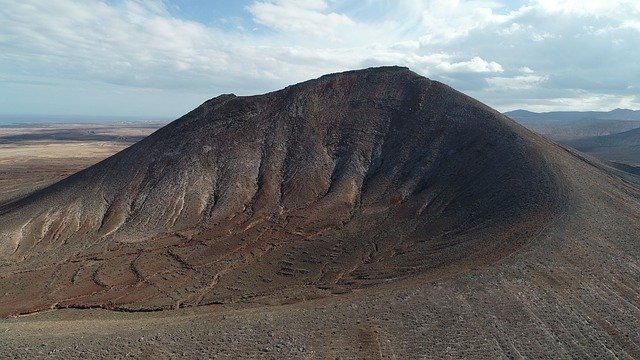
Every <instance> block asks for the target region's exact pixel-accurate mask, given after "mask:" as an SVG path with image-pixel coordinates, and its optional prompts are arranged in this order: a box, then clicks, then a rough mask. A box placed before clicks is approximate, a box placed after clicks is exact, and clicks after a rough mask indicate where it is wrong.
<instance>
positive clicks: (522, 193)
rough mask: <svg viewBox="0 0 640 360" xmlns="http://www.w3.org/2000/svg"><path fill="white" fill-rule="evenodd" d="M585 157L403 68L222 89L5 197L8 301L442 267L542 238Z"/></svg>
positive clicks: (281, 291)
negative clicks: (38, 185) (135, 138)
mask: <svg viewBox="0 0 640 360" xmlns="http://www.w3.org/2000/svg"><path fill="white" fill-rule="evenodd" d="M578 162H579V164H582V162H581V160H579V159H577V158H575V157H574V156H573V155H572V154H570V153H568V152H566V151H565V150H563V149H561V148H559V147H558V146H556V145H554V144H552V143H550V142H548V141H547V140H544V139H543V138H541V137H538V136H536V135H533V134H532V133H530V132H528V131H527V130H524V129H523V128H522V127H520V126H519V125H517V124H515V123H514V122H513V121H511V120H510V119H508V118H506V117H505V116H502V115H501V114H499V113H498V112H496V111H494V110H492V109H490V108H488V107H486V106H484V105H482V104H481V103H479V102H477V101H475V100H473V99H471V98H469V97H467V96H465V95H463V94H461V93H459V92H457V91H455V90H453V89H451V88H450V87H448V86H446V85H443V84H441V83H439V82H436V81H431V80H429V79H426V78H424V77H421V76H419V75H417V74H415V73H413V72H411V71H410V70H408V69H406V68H400V67H382V68H373V69H366V70H359V71H350V72H345V73H339V74H332V75H327V76H323V77H321V78H318V79H315V80H310V81H307V82H304V83H300V84H297V85H293V86H289V87H287V88H285V89H282V90H279V91H276V92H272V93H268V94H265V95H259V96H248V97H238V96H234V95H221V96H218V97H216V98H214V99H211V100H209V101H207V102H205V103H204V104H202V105H201V106H199V107H198V108H196V109H195V110H193V111H192V112H190V113H188V114H187V115H185V116H183V117H182V118H180V119H178V120H176V121H174V122H172V123H171V124H169V125H167V126H165V127H164V128H162V129H160V130H158V131H157V132H155V133H154V134H152V135H151V136H149V137H147V138H146V139H144V140H142V141H140V142H139V143H137V144H135V145H134V146H131V147H130V148H128V149H126V150H124V151H122V152H120V153H118V154H116V155H114V156H112V157H110V158H108V159H106V160H104V161H102V162H101V163H99V164H97V165H95V166H92V167H90V168H88V169H86V170H84V171H81V172H79V173H77V174H75V175H73V176H71V177H69V178H67V179H65V180H63V181H61V182H59V183H57V184H55V185H53V186H51V187H48V188H46V189H43V190H41V191H38V192H36V193H33V194H31V195H30V196H28V197H26V198H23V199H21V200H19V201H17V202H14V203H11V204H6V205H4V206H2V207H1V208H0V259H1V260H2V263H1V264H2V265H1V267H0V270H1V272H0V303H2V307H1V308H0V315H4V316H6V315H12V314H19V313H27V312H33V311H37V310H43V309H49V308H64V307H104V308H109V309H123V310H156V309H169V308H177V307H182V306H194V305H203V304H212V303H233V302H259V303H269V304H278V303H284V302H292V301H298V300H303V299H310V298H315V297H322V296H327V295H331V294H334V293H344V292H349V291H353V290H355V289H359V288H364V287H368V286H371V285H376V284H381V283H389V282H390V281H391V280H401V279H407V278H410V277H412V276H418V275H421V276H425V278H424V279H426V280H425V281H428V279H440V278H446V277H448V276H452V275H454V274H457V273H460V272H462V271H466V270H468V269H469V268H472V267H478V266H485V265H490V264H493V263H496V262H498V261H500V260H501V259H503V258H505V257H507V256H509V255H511V254H513V253H514V252H517V251H518V250H519V249H520V248H521V247H522V246H527V244H531V243H535V241H534V240H532V239H534V238H535V236H537V235H538V234H539V232H540V231H542V230H544V229H545V228H546V227H547V226H548V224H549V223H550V222H551V221H552V220H553V219H556V218H558V217H559V216H560V213H561V212H562V209H564V208H566V207H567V206H568V204H569V203H570V200H568V199H569V198H568V196H569V194H570V193H571V191H572V190H571V189H570V186H569V185H567V178H568V176H567V175H566V174H567V171H566V168H568V167H571V166H578V165H575V164H578ZM572 164H573V165H572ZM578 167H584V168H585V169H591V167H590V166H589V165H587V164H586V163H584V165H579V166H578ZM563 168H564V169H565V170H562V169H563ZM581 171H583V170H581ZM584 171H585V172H584V173H585V174H586V173H587V172H588V171H592V170H584ZM593 171H595V170H593ZM594 176H596V175H594ZM597 176H600V175H597ZM602 177H603V178H605V176H604V175H602ZM607 181H609V180H607ZM611 181H613V180H611ZM615 181H618V180H615ZM616 184H617V183H616ZM607 186H608V185H607ZM612 186H613V185H612ZM616 186H618V185H616ZM619 186H622V185H619ZM624 191H626V193H629V192H633V193H634V194H636V193H635V191H636V190H633V189H632V190H629V189H626V190H624ZM634 196H635V195H634Z"/></svg>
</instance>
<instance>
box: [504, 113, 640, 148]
mask: <svg viewBox="0 0 640 360" xmlns="http://www.w3.org/2000/svg"><path fill="white" fill-rule="evenodd" d="M504 114H505V115H506V116H508V117H510V118H512V119H514V120H516V121H517V122H519V123H520V124H522V125H524V126H525V127H527V128H529V129H530V130H532V131H535V132H537V133H539V134H542V135H545V136H548V137H550V138H552V139H555V140H560V141H567V140H574V139H579V138H585V137H593V136H603V135H611V134H615V133H620V132H624V131H628V130H631V129H635V128H640V111H638V110H629V109H615V110H611V111H606V112H605V111H553V112H543V113H536V112H531V111H527V110H514V111H508V112H506V113H504Z"/></svg>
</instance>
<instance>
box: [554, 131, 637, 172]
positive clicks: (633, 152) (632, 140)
mask: <svg viewBox="0 0 640 360" xmlns="http://www.w3.org/2000/svg"><path fill="white" fill-rule="evenodd" d="M566 144H567V145H569V146H571V147H573V148H575V149H578V150H580V151H582V152H586V153H589V154H592V155H595V156H597V157H600V158H602V159H605V160H609V161H615V162H619V163H623V164H630V165H634V166H640V128H637V129H633V130H629V131H625V132H621V133H618V134H612V135H605V136H594V137H589V138H583V139H576V140H571V141H567V142H566Z"/></svg>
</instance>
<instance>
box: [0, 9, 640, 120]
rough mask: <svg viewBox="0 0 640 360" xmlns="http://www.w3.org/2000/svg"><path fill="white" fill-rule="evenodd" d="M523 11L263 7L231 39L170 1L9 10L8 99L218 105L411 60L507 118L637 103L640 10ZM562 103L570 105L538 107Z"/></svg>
mask: <svg viewBox="0 0 640 360" xmlns="http://www.w3.org/2000/svg"><path fill="white" fill-rule="evenodd" d="M167 1H169V0H167ZM510 3H511V2H507V1H506V0H492V1H488V0H471V1H463V0H451V1H422V0H406V1H399V2H396V1H385V0H369V1H365V2H345V1H338V0H331V1H328V0H327V1H325V0H308V1H294V0H258V1H253V2H252V3H251V4H249V5H248V6H247V7H246V8H245V12H246V19H244V20H243V21H244V22H243V23H239V24H238V25H237V26H232V27H231V26H230V27H229V28H228V29H223V28H217V27H215V26H212V25H210V24H209V25H206V24H203V23H199V22H196V21H191V20H187V19H180V18H176V17H174V16H172V15H171V13H170V12H169V11H168V10H167V9H169V8H170V6H169V5H170V4H169V3H165V2H163V1H161V0H122V1H116V2H103V1H99V0H84V1H80V2H79V1H74V0H56V1H54V2H50V1H45V0H22V1H20V2H16V1H11V0H0V23H1V24H2V27H1V28H0V92H2V93H1V94H0V95H3V96H5V98H6V99H9V100H5V103H6V104H9V105H10V104H11V103H12V101H13V100H15V101H13V103H15V104H18V103H21V102H20V101H19V99H18V98H17V96H18V95H16V94H18V91H17V90H18V88H17V86H18V85H16V84H17V83H18V82H19V81H16V79H18V78H20V79H22V78H29V79H30V80H29V81H30V85H25V84H22V85H20V86H22V87H21V88H20V89H21V90H20V91H23V90H24V89H25V88H24V86H31V87H37V86H44V85H37V84H38V82H41V83H46V84H49V85H47V86H49V87H47V89H53V88H55V84H58V85H59V86H60V87H61V89H62V90H59V91H56V92H52V96H58V97H59V98H60V99H66V100H65V101H67V103H68V105H69V106H73V104H74V102H77V99H76V98H72V97H71V96H68V97H65V96H66V95H65V94H66V93H69V94H71V93H73V94H75V95H77V94H78V92H76V91H71V89H70V88H69V89H68V90H69V91H65V90H64V89H65V87H71V86H74V87H77V84H78V83H84V84H86V86H87V87H91V89H92V90H91V91H87V92H86V93H91V94H97V93H99V89H103V90H104V91H114V90H113V89H114V88H117V89H118V91H120V92H126V91H130V93H131V94H135V96H141V95H140V94H143V95H144V96H152V94H154V91H150V92H144V91H142V92H141V91H140V89H157V90H159V91H166V92H168V91H173V92H176V93H183V94H187V93H189V94H191V95H189V96H192V95H193V96H196V95H197V96H199V97H200V98H201V99H202V100H204V99H206V98H208V97H212V96H214V95H216V94H219V93H222V92H235V93H239V94H251V93H259V92H263V91H267V90H275V89H277V88H280V87H282V86H285V85H288V84H290V83H294V82H298V81H302V80H306V79H308V78H311V77H315V76H319V75H322V74H324V73H329V72H335V71H341V70H347V69H353V68H360V67H364V66H374V65H388V64H397V65H404V66H409V67H411V68H412V69H413V70H414V71H416V72H418V73H421V74H423V75H426V76H429V77H431V78H433V79H436V80H441V81H444V82H447V83H449V84H451V85H453V86H454V87H457V88H459V89H460V90H462V91H467V92H471V94H472V95H474V96H476V97H478V98H479V99H480V100H482V101H485V102H487V103H489V104H490V105H494V106H498V107H501V108H502V109H505V107H506V106H515V105H519V106H522V107H527V104H528V103H529V102H531V104H532V105H535V106H539V107H542V106H560V105H559V103H561V102H563V101H564V102H566V104H570V105H571V106H576V107H580V108H586V107H587V106H590V105H593V106H596V101H593V102H585V103H583V104H582V105H581V104H580V103H579V102H574V101H572V100H571V99H574V98H575V97H576V96H577V95H576V91H582V93H580V94H581V95H583V96H585V97H587V98H588V97H589V96H593V97H594V98H598V99H609V100H611V99H614V98H620V99H627V100H625V101H627V103H628V104H634V102H633V101H631V100H629V99H630V98H631V97H632V96H633V91H634V89H637V88H639V87H640V74H638V70H637V65H636V64H635V61H636V59H637V58H639V57H640V49H639V48H638V46H637V42H638V34H637V31H640V22H639V21H638V20H637V19H638V18H640V2H638V1H630V0H627V1H624V0H610V1H565V2H557V1H548V0H531V1H528V2H527V3H526V4H524V5H522V6H520V7H513V5H511V6H508V5H509V4H510ZM220 23H221V22H220ZM243 25H246V26H243ZM251 28H257V30H245V29H251ZM550 40H553V41H550ZM602 54H606V55H607V57H606V58H607V61H602V60H601V59H602ZM532 69H535V71H534V70H532ZM498 75H499V76H498ZM636 75H639V76H636ZM71 84H74V85H71ZM41 90H42V89H41ZM24 91H26V90H24ZM25 93H26V92H25ZM145 94H146V95H145ZM592 94H595V95H592ZM607 94H608V95H610V97H609V98H607V97H603V96H605V95H607ZM550 97H553V98H554V99H559V100H557V101H551V100H550V99H547V101H545V102H540V101H538V100H535V101H534V100H532V99H543V98H550ZM11 99H13V100H11ZM162 99H163V101H165V100H164V99H165V98H164V97H163V98H162ZM611 103H612V105H613V104H614V103H615V101H611ZM617 105H619V104H617ZM617 105H616V106H617ZM186 110H188V108H181V109H177V110H176V112H177V113H180V112H184V111H186ZM23 111H26V110H23ZM123 111H124V110H123Z"/></svg>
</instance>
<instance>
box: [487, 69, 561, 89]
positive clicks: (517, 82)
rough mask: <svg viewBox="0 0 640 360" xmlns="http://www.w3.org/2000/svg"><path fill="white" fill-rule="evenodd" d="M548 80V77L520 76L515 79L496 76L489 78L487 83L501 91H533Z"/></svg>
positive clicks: (514, 77)
mask: <svg viewBox="0 0 640 360" xmlns="http://www.w3.org/2000/svg"><path fill="white" fill-rule="evenodd" d="M527 69H528V68H527ZM529 70H531V69H529ZM548 79H549V77H548V76H546V75H518V76H513V77H500V76H496V77H490V78H487V83H489V85H490V86H492V87H493V88H495V89H500V90H525V89H532V88H534V87H536V86H538V85H540V84H542V83H544V82H545V81H547V80H548Z"/></svg>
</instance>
